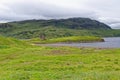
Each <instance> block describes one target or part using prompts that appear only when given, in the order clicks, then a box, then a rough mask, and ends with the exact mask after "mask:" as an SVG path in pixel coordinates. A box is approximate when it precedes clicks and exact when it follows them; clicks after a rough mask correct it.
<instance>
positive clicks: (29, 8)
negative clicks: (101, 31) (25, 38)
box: [0, 0, 120, 28]
mask: <svg viewBox="0 0 120 80" xmlns="http://www.w3.org/2000/svg"><path fill="white" fill-rule="evenodd" d="M70 17H87V18H91V19H95V20H99V21H101V22H104V23H106V24H108V25H110V26H111V27H112V28H120V0H0V22H8V21H19V20H27V19H59V18H70Z"/></svg>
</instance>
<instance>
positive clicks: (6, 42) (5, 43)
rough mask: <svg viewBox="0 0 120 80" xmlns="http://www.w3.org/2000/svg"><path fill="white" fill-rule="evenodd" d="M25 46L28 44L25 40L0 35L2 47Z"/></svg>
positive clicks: (0, 47) (0, 45)
mask: <svg viewBox="0 0 120 80" xmlns="http://www.w3.org/2000/svg"><path fill="white" fill-rule="evenodd" d="M24 46H28V44H27V43H26V42H24V41H20V40H17V39H15V38H7V37H2V36H0V49H4V48H13V47H24Z"/></svg>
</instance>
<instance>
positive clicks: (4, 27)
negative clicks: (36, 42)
mask: <svg viewBox="0 0 120 80" xmlns="http://www.w3.org/2000/svg"><path fill="white" fill-rule="evenodd" d="M0 34H1V35H4V36H10V37H15V38H21V39H29V38H38V37H39V36H40V35H43V34H44V35H45V36H46V38H56V37H66V36H102V37H104V36H105V37H108V36H109V37H111V36H120V30H113V29H111V28H110V27H109V26H107V25H106V24H104V23H101V22H98V21H95V20H91V19H88V18H70V19H60V20H27V21H18V22H9V23H4V24H0Z"/></svg>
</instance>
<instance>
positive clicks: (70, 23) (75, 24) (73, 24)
mask: <svg viewBox="0 0 120 80" xmlns="http://www.w3.org/2000/svg"><path fill="white" fill-rule="evenodd" d="M31 22H32V23H33V22H34V23H37V24H39V25H40V26H43V27H45V26H55V27H62V28H69V29H111V27H110V26H108V25H106V24H104V23H101V22H99V21H96V20H92V19H90V18H69V19H51V20H25V21H18V22H12V23H19V24H25V23H31Z"/></svg>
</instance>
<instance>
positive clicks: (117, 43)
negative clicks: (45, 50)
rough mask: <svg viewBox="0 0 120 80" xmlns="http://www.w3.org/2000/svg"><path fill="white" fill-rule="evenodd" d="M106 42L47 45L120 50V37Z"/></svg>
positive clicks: (111, 38)
mask: <svg viewBox="0 0 120 80" xmlns="http://www.w3.org/2000/svg"><path fill="white" fill-rule="evenodd" d="M104 40H105V42H94V43H57V44H46V45H47V46H75V47H95V48H120V37H109V38H104Z"/></svg>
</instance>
